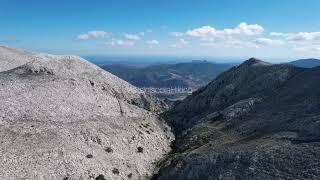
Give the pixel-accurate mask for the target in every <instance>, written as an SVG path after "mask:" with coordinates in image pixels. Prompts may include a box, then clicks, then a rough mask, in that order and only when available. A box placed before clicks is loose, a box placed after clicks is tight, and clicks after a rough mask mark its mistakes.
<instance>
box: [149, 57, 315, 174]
mask: <svg viewBox="0 0 320 180" xmlns="http://www.w3.org/2000/svg"><path fill="white" fill-rule="evenodd" d="M256 63H258V64H259V65H257V64H256ZM319 77H320V68H313V69H309V70H307V69H300V68H294V67H292V66H287V65H270V64H268V63H261V62H259V61H256V60H252V59H251V60H249V61H247V62H245V63H243V64H242V65H240V66H238V67H237V68H233V69H232V70H230V71H228V72H226V73H224V74H222V75H221V76H219V77H218V78H217V79H216V80H214V81H213V82H212V83H210V84H209V85H208V86H207V87H205V88H203V89H202V90H199V91H198V92H196V93H195V94H193V95H192V96H190V97H188V98H187V99H186V100H184V101H182V102H181V104H178V105H177V106H176V107H175V108H174V109H173V110H172V111H170V112H169V113H168V114H167V118H169V119H168V120H169V122H174V123H173V125H175V127H177V129H178V130H176V134H177V137H176V138H177V140H176V143H175V145H176V151H175V153H173V154H172V155H171V156H170V157H169V158H168V159H167V160H166V161H164V162H163V163H162V169H161V171H160V173H159V174H158V175H157V176H155V177H154V179H179V180H180V179H181V180H182V179H183V180H185V179H210V180H211V179H230V180H231V179H319V178H320V166H319V164H320V133H319V131H318V130H319V128H320V124H319V122H320V78H319ZM223 95H226V98H224V96H223ZM202 103H204V104H202ZM195 104H196V105H195ZM201 108H202V110H201ZM183 112H187V113H188V114H187V115H186V116H184V117H183V118H182V121H183V123H181V124H179V122H176V121H179V120H181V119H178V120H177V119H176V117H179V116H180V115H181V114H183ZM177 124H179V125H182V124H188V125H187V126H183V125H182V126H183V127H182V128H180V129H179V126H177Z"/></svg>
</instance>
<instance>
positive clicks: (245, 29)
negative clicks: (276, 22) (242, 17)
mask: <svg viewBox="0 0 320 180" xmlns="http://www.w3.org/2000/svg"><path fill="white" fill-rule="evenodd" d="M263 31H264V28H263V27H262V26H260V25H258V24H247V23H245V22H243V23H240V24H239V26H238V27H237V28H235V29H233V33H234V34H243V35H249V36H252V35H258V34H261V33H262V32H263ZM231 32H232V31H231Z"/></svg>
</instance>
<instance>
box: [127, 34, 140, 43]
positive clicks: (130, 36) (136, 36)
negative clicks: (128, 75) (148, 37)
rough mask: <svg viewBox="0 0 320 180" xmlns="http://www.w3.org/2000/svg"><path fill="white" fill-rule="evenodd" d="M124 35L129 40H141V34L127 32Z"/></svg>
mask: <svg viewBox="0 0 320 180" xmlns="http://www.w3.org/2000/svg"><path fill="white" fill-rule="evenodd" d="M124 37H125V38H126V39H128V40H132V41H137V40H140V36H139V35H136V34H125V35H124Z"/></svg>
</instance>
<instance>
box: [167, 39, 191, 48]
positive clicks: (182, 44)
mask: <svg viewBox="0 0 320 180" xmlns="http://www.w3.org/2000/svg"><path fill="white" fill-rule="evenodd" d="M187 44H189V42H188V41H186V40H185V39H183V38H181V39H179V43H177V44H171V45H170V47H173V48H181V47H183V46H185V45H187Z"/></svg>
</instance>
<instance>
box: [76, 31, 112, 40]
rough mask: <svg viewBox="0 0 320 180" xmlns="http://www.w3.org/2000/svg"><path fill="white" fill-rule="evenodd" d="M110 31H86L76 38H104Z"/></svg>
mask: <svg viewBox="0 0 320 180" xmlns="http://www.w3.org/2000/svg"><path fill="white" fill-rule="evenodd" d="M110 35H111V33H108V32H105V31H89V32H87V33H84V34H80V35H78V37H77V38H78V39H79V40H88V39H91V38H104V37H107V36H110Z"/></svg>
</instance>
